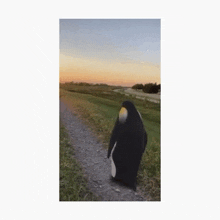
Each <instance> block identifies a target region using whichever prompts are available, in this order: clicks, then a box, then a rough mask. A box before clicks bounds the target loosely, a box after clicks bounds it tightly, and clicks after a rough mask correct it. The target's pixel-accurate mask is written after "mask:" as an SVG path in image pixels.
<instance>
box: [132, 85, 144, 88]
mask: <svg viewBox="0 0 220 220" xmlns="http://www.w3.org/2000/svg"><path fill="white" fill-rule="evenodd" d="M143 88H144V85H143V84H135V85H133V86H132V89H143Z"/></svg>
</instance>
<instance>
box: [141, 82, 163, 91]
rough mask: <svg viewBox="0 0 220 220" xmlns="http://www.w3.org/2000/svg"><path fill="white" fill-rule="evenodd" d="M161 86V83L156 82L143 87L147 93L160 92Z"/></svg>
mask: <svg viewBox="0 0 220 220" xmlns="http://www.w3.org/2000/svg"><path fill="white" fill-rule="evenodd" d="M159 88H160V85H157V84H156V83H154V84H153V83H147V84H145V85H144V87H143V92H145V93H158V91H159Z"/></svg>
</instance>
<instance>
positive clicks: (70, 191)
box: [60, 125, 97, 201]
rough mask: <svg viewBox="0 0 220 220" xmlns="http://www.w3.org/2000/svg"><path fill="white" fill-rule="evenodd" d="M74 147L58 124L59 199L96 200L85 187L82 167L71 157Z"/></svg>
mask: <svg viewBox="0 0 220 220" xmlns="http://www.w3.org/2000/svg"><path fill="white" fill-rule="evenodd" d="M73 155H74V149H73V147H72V146H71V145H70V140H69V138H68V135H67V132H66V131H65V128H64V127H63V126H62V125H61V126H60V201H97V197H96V196H94V195H93V194H92V193H91V192H90V191H89V189H88V188H87V180H86V179H85V177H84V176H83V174H82V169H81V167H80V165H79V164H78V163H77V161H76V160H75V159H74V158H73Z"/></svg>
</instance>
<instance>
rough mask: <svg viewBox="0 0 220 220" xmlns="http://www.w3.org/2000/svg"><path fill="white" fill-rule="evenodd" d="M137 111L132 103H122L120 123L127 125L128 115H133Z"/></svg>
mask: <svg viewBox="0 0 220 220" xmlns="http://www.w3.org/2000/svg"><path fill="white" fill-rule="evenodd" d="M135 111H136V108H135V106H134V104H133V103H132V102H131V101H124V102H123V103H122V107H121V110H120V112H119V122H120V123H125V122H126V120H127V117H128V114H131V113H133V112H135Z"/></svg>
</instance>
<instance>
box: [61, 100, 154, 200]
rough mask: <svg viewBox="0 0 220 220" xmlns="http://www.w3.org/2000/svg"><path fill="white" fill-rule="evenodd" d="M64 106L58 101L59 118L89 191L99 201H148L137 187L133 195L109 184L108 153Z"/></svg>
mask: <svg viewBox="0 0 220 220" xmlns="http://www.w3.org/2000/svg"><path fill="white" fill-rule="evenodd" d="M64 103H65V102H64V100H62V101H60V118H61V121H62V123H63V124H64V125H65V127H66V129H67V131H68V134H69V137H70V139H71V143H72V146H74V149H75V153H76V159H77V160H78V161H79V163H80V164H81V166H82V167H83V170H84V173H85V175H86V177H87V179H88V186H89V188H90V190H91V191H92V192H93V193H94V194H96V195H98V196H99V197H100V198H101V200H102V201H147V200H150V197H148V198H146V197H144V196H143V195H142V193H141V191H140V189H139V187H137V192H134V191H133V190H131V189H129V188H127V187H125V186H122V185H119V184H118V183H116V182H113V181H112V180H111V177H110V173H111V166H110V165H111V163H110V160H109V159H107V150H105V149H103V148H102V143H100V142H99V141H98V139H97V138H96V137H95V135H94V134H93V133H92V132H91V131H90V130H89V128H88V127H87V126H86V125H85V124H84V123H83V121H81V120H80V119H79V118H78V117H77V115H76V114H74V113H73V112H71V110H70V109H69V108H68V107H67V104H64ZM73 143H74V144H73Z"/></svg>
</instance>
